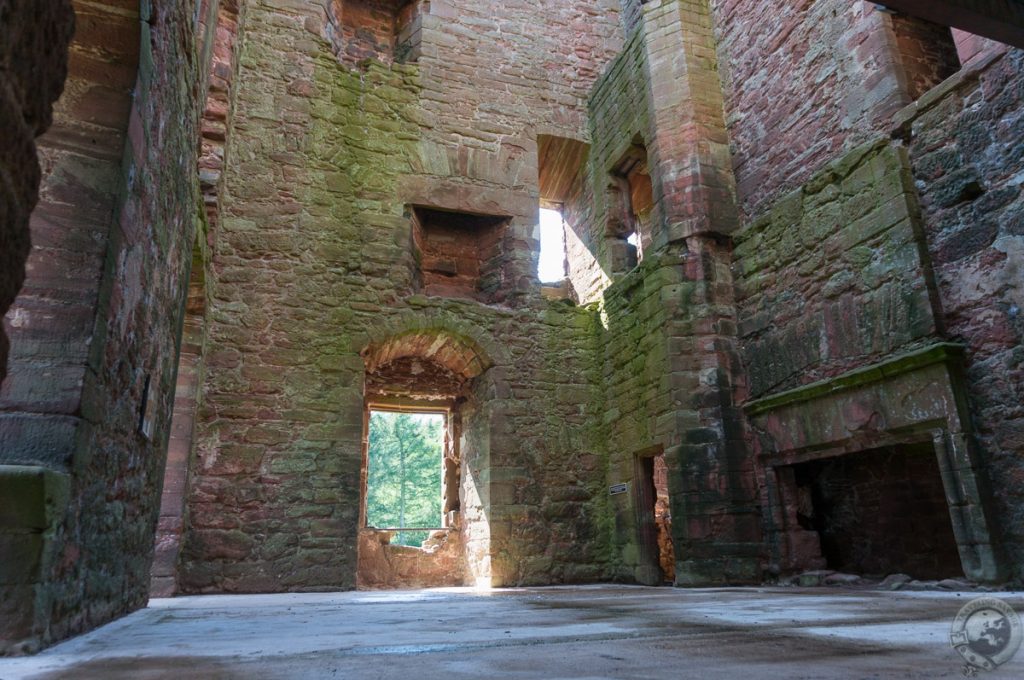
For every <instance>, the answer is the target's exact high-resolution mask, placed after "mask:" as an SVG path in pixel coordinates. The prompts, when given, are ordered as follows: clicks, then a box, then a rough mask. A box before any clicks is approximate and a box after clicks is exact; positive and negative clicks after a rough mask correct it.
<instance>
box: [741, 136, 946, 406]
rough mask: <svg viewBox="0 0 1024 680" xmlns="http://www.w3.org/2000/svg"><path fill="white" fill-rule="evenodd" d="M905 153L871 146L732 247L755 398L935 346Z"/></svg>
mask: <svg viewBox="0 0 1024 680" xmlns="http://www.w3.org/2000/svg"><path fill="white" fill-rule="evenodd" d="M916 200H917V199H916V192H915V191H914V187H913V185H912V184H911V178H910V174H909V168H908V162H907V160H906V158H905V153H904V152H903V151H901V150H900V149H897V148H893V147H891V146H889V145H888V144H887V142H886V141H885V140H880V141H876V142H874V143H872V142H869V143H867V144H865V145H863V146H861V147H859V148H858V149H857V150H856V151H854V152H851V153H850V154H848V155H847V156H845V157H843V158H842V159H840V160H838V161H835V162H833V163H831V164H830V165H828V166H827V167H826V168H825V169H824V170H822V171H821V172H819V173H818V174H817V175H815V176H814V177H813V178H812V179H811V181H810V182H809V183H808V184H806V185H805V186H804V187H802V188H801V189H798V190H796V191H794V192H792V193H789V194H787V195H786V196H785V197H784V198H782V199H781V200H780V201H778V202H777V203H776V204H775V205H774V206H773V207H772V209H771V211H769V212H768V213H767V214H765V215H762V216H761V217H759V218H757V219H755V220H753V221H752V222H751V223H750V224H749V225H748V226H747V227H746V228H745V229H744V230H743V232H741V233H740V234H738V235H737V237H736V252H735V258H736V264H735V268H736V271H737V302H738V305H739V323H740V326H739V331H740V338H741V340H742V347H743V350H742V352H743V358H744V365H745V368H746V375H747V381H748V383H749V391H750V395H751V396H752V397H755V398H756V397H760V396H763V395H765V394H766V393H769V392H774V391H779V390H783V389H788V388H792V387H796V386H798V385H802V384H807V383H810V382H814V381H815V380H820V379H822V378H828V377H831V376H835V375H838V374H839V373H842V372H844V371H846V370H849V369H851V368H856V367H858V366H863V365H867V364H870V363H872V362H874V361H877V360H878V359H880V358H881V357H884V356H886V355H888V354H890V353H892V352H899V351H901V350H905V349H908V348H910V347H913V346H915V343H916V344H917V346H920V345H921V344H922V343H926V342H928V341H930V340H934V339H935V338H937V337H938V336H939V330H938V325H937V324H938V322H937V320H936V317H935V314H934V307H933V305H934V304H935V303H934V301H933V300H932V298H931V296H930V294H929V287H928V276H929V272H928V271H927V270H926V265H925V263H924V262H923V261H922V256H921V252H920V243H919V240H918V231H919V230H920V224H919V219H918V217H917V207H916Z"/></svg>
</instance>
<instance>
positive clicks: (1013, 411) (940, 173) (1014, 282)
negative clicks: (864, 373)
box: [900, 50, 1024, 578]
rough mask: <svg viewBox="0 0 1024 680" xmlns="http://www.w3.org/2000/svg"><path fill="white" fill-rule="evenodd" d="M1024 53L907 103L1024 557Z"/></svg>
mask: <svg viewBox="0 0 1024 680" xmlns="http://www.w3.org/2000/svg"><path fill="white" fill-rule="evenodd" d="M1022 66H1024V56H1022V54H1021V52H1020V51H1019V50H1013V51H1010V52H1008V53H1006V54H1005V55H1000V53H999V52H996V53H995V55H990V57H989V61H988V62H987V63H986V61H985V60H984V59H982V60H981V63H978V64H976V66H975V67H974V68H970V69H967V70H965V71H964V72H962V73H961V74H960V75H959V76H958V77H957V78H956V79H954V80H952V81H950V82H949V83H947V84H946V87H944V88H943V90H941V91H938V92H935V93H934V94H933V95H932V96H930V97H929V98H928V99H927V100H926V101H924V100H923V101H922V102H920V103H919V104H918V106H916V107H913V108H910V109H908V110H907V111H905V112H904V113H903V115H902V117H901V118H902V120H901V123H902V124H901V131H900V134H901V135H903V136H905V137H906V139H907V148H908V150H909V152H910V158H911V161H912V163H913V171H914V179H915V181H916V182H917V183H918V185H919V186H920V187H921V205H922V210H923V215H924V217H923V219H924V227H925V228H924V231H925V235H926V240H927V244H928V252H929V254H930V256H931V260H932V263H933V265H934V268H935V279H936V283H937V289H938V293H939V298H940V299H941V305H942V310H943V318H944V323H945V327H946V330H947V333H948V336H949V338H950V339H952V340H955V341H957V342H962V343H963V344H964V345H966V347H967V386H968V393H969V395H970V403H971V412H972V415H973V422H974V427H975V432H976V436H977V439H978V442H979V444H980V446H981V448H982V450H983V456H984V459H985V462H986V464H987V465H988V466H989V468H990V470H991V479H992V485H993V492H994V494H993V495H994V498H995V501H996V507H997V517H999V518H1000V526H1001V529H1002V531H1003V532H1004V534H1005V535H1004V541H1005V543H1006V547H1007V549H1008V550H1009V552H1010V559H1009V564H1012V565H1016V567H1017V572H1016V575H1017V577H1018V578H1020V577H1021V572H1020V565H1021V564H1024V552H1022V551H1024V534H1022V532H1021V527H1024V515H1022V514H1021V513H1022V512H1024V496H1022V495H1021V490H1022V489H1024V485H1022V483H1024V461H1022V459H1021V451H1022V449H1024V435H1022V432H1024V429H1022V428H1024V407H1022V404H1024V392H1022V391H1021V390H1022V385H1024V356H1022V353H1021V347H1022V340H1024V322H1022V318H1024V316H1022V315H1021V311H1020V310H1021V308H1022V307H1024V291H1022V288H1021V283H1020V282H1021V271H1022V265H1024V222H1022V219H1021V216H1022V215H1024V194H1022V193H1021V186H1020V173H1021V172H1022V170H1024V157H1022V155H1021V148H1022V146H1021V139H1022V136H1024V105H1022V98H1021V94H1020V93H1021V87H1022V83H1024V77H1022Z"/></svg>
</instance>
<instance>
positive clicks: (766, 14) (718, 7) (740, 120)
mask: <svg viewBox="0 0 1024 680" xmlns="http://www.w3.org/2000/svg"><path fill="white" fill-rule="evenodd" d="M711 5H712V8H713V10H714V19H715V31H716V35H717V36H718V55H719V61H720V62H721V63H722V64H723V65H724V66H723V71H722V75H723V82H724V87H725V102H726V106H725V109H726V120H727V122H728V128H729V134H730V141H731V144H732V157H733V158H732V160H733V166H734V168H735V172H736V183H737V187H738V191H739V197H740V207H741V209H742V210H743V212H744V213H745V214H746V215H747V216H748V217H749V216H753V215H758V214H760V213H761V212H763V210H764V209H765V207H766V205H767V203H766V202H767V201H770V200H772V199H774V198H777V197H778V195H779V194H780V193H783V192H786V191H789V190H792V189H795V188H796V187H798V186H800V185H801V184H803V183H804V182H806V181H807V179H808V178H809V177H810V176H811V174H813V173H814V172H816V171H817V170H818V169H820V168H821V166H822V165H823V164H824V163H826V162H827V161H829V160H831V159H833V158H835V157H837V156H839V155H841V154H842V153H843V152H845V151H847V150H849V149H851V148H853V147H854V146H856V145H858V144H861V143H863V142H864V141H866V140H868V139H870V138H871V137H873V136H875V135H877V134H878V133H879V132H887V131H888V126H889V121H890V120H891V117H892V115H893V114H895V113H896V111H898V110H899V109H900V108H901V107H902V106H905V105H906V104H908V103H910V102H911V101H913V99H914V98H915V97H916V96H917V95H919V94H920V93H922V92H923V91H924V90H925V89H927V88H928V87H930V86H932V85H935V84H937V83H938V82H939V80H941V79H942V78H944V77H945V76H946V75H949V71H948V68H949V66H950V63H949V60H950V58H951V57H952V58H955V55H952V54H951V50H952V38H951V37H949V35H948V31H946V35H945V37H944V40H945V41H947V43H948V44H947V49H946V50H944V51H942V52H941V54H942V55H943V62H944V65H942V64H938V65H937V64H935V63H934V62H933V61H932V60H931V59H929V58H926V57H927V55H934V54H935V53H936V46H935V45H934V43H931V44H929V43H925V44H921V42H920V39H921V38H924V39H926V40H928V41H931V38H932V36H934V34H935V31H929V30H925V29H921V30H920V31H918V32H917V33H916V34H915V32H913V31H910V30H908V29H909V28H911V27H918V28H920V24H918V23H915V22H919V20H914V19H910V18H900V19H898V20H897V21H896V23H895V24H894V19H893V18H892V17H891V16H890V15H887V14H885V13H882V12H878V11H876V10H875V7H874V5H873V4H872V3H870V2H848V1H847V0H801V1H800V2H791V3H786V4H784V5H777V4H772V3H767V2H762V1H761V0H712V2H711Z"/></svg>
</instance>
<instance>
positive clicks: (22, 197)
mask: <svg viewBox="0 0 1024 680" xmlns="http://www.w3.org/2000/svg"><path fill="white" fill-rule="evenodd" d="M0 16H2V17H3V28H2V29H0V36H2V40H0V126H2V127H3V129H4V130H5V133H4V139H3V142H2V143H0V191H2V193H0V313H5V312H6V311H7V309H8V308H9V307H10V305H11V303H12V302H14V298H15V296H16V295H17V294H18V291H19V290H20V289H21V286H22V283H23V282H24V278H25V260H26V258H27V257H28V254H29V248H30V245H29V228H28V222H29V214H30V213H31V212H32V210H33V208H34V207H35V205H36V201H37V198H38V194H37V192H38V189H39V180H40V171H39V161H38V159H37V156H36V148H35V143H34V140H35V138H36V137H37V136H39V135H40V134H42V133H43V132H45V131H46V129H47V128H48V127H49V126H50V122H51V115H52V106H53V103H54V101H56V99H57V97H58V96H60V93H61V90H62V89H63V87H64V78H65V75H66V73H67V43H68V41H69V40H70V39H71V33H72V30H73V26H74V19H73V16H72V14H71V4H70V2H69V0H60V1H58V2H52V3H46V4H45V5H43V4H40V3H35V2H31V1H30V0H3V2H0ZM4 325H5V327H6V325H7V324H6V323H5V324H4ZM8 348H9V344H8V339H7V331H6V328H0V382H2V381H3V380H4V378H5V377H6V375H7V353H8Z"/></svg>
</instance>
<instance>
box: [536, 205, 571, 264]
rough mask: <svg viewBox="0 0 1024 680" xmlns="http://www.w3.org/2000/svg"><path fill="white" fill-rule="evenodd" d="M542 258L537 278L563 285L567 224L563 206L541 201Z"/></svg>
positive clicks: (539, 260)
mask: <svg viewBox="0 0 1024 680" xmlns="http://www.w3.org/2000/svg"><path fill="white" fill-rule="evenodd" d="M539 229H540V257H539V258H538V261H537V278H539V279H540V281H541V283H548V284H551V283H555V284H557V283H561V282H562V281H564V280H565V273H566V262H565V222H564V221H563V220H562V206H561V205H559V204H557V203H550V202H546V201H541V207H540V225H539Z"/></svg>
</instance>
